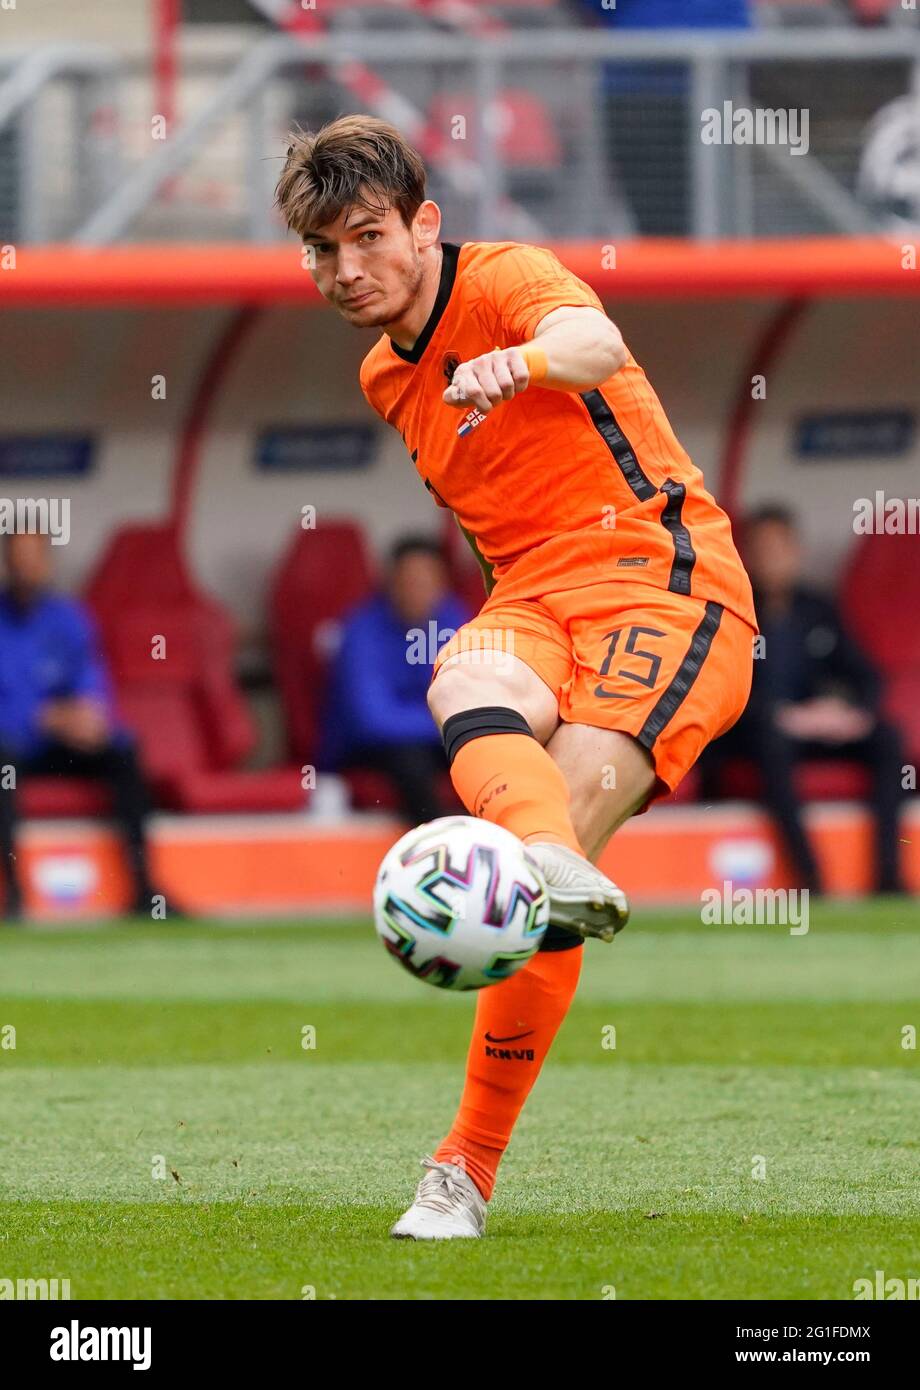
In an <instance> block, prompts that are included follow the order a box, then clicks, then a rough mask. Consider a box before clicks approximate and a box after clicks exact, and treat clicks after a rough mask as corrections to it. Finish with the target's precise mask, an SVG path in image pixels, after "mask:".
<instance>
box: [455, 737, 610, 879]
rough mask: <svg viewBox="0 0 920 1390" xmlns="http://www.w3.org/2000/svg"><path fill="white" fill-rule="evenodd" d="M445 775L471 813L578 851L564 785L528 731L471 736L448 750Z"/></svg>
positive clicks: (524, 837)
mask: <svg viewBox="0 0 920 1390" xmlns="http://www.w3.org/2000/svg"><path fill="white" fill-rule="evenodd" d="M450 777H451V781H452V782H453V784H454V786H455V788H456V790H457V795H458V796H459V798H460V800H461V801H462V802H463V804H464V806H465V807H466V809H467V810H468V811H469V812H470V814H471V815H473V816H481V817H482V818H483V819H484V820H490V821H494V822H495V824H496V825H502V826H504V828H505V829H506V830H510V831H511V832H512V834H514V835H517V837H518V838H519V839H521V840H524V841H525V842H526V841H528V840H551V841H552V842H553V843H554V844H558V845H568V847H569V849H574V850H575V851H576V853H578V854H584V850H583V849H582V847H581V845H580V844H579V843H578V838H577V836H576V834H575V830H574V828H573V826H572V821H571V818H570V816H569V796H570V793H569V785H568V783H567V782H566V780H565V777H564V776H563V774H562V771H561V769H560V768H559V766H558V765H557V764H556V763H554V762H553V760H552V758H551V757H550V755H549V754H548V753H547V751H546V749H545V748H543V747H542V745H541V744H539V743H538V742H537V740H536V739H535V738H534V737H533V735H532V734H524V733H520V734H519V733H508V734H504V733H494V734H484V735H482V736H481V737H479V738H471V739H470V740H469V742H467V743H464V744H463V745H462V746H461V747H460V748H459V749H458V750H457V752H456V753H455V754H454V757H453V760H452V762H451V765H450Z"/></svg>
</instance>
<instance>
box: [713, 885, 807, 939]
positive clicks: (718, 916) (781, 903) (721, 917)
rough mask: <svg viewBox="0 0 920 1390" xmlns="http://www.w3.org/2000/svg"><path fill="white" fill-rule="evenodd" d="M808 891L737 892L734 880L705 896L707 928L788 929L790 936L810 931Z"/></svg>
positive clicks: (805, 889) (739, 890)
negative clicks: (778, 927)
mask: <svg viewBox="0 0 920 1390" xmlns="http://www.w3.org/2000/svg"><path fill="white" fill-rule="evenodd" d="M808 897H809V894H808V889H807V888H801V889H799V888H736V887H735V886H734V884H733V883H732V881H731V879H730V878H729V879H726V880H725V881H724V882H723V883H722V885H721V887H717V888H706V889H705V890H704V891H703V893H702V895H701V902H702V906H701V909H700V921H701V922H702V923H703V925H704V926H707V927H710V926H719V925H721V926H728V925H731V926H739V927H754V926H756V927H763V926H769V927H772V926H776V925H780V926H788V927H789V935H790V936H804V935H805V934H806V933H807V931H808Z"/></svg>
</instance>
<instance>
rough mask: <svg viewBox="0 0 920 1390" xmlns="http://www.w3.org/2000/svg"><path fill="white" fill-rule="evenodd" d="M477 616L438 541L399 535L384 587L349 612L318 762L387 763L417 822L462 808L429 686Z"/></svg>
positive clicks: (323, 766) (326, 765) (334, 766)
mask: <svg viewBox="0 0 920 1390" xmlns="http://www.w3.org/2000/svg"><path fill="white" fill-rule="evenodd" d="M470 616H471V615H470V613H469V612H468V610H467V607H466V605H465V604H464V603H462V602H461V600H460V599H459V598H458V597H457V596H456V595H454V594H452V593H451V592H450V590H449V587H448V572H447V566H446V564H445V561H444V557H443V555H442V553H441V550H440V547H439V546H438V545H437V543H436V542H435V541H433V540H429V539H428V538H427V537H424V536H406V537H404V538H403V539H401V540H399V541H397V542H396V544H395V545H394V546H393V548H392V550H391V552H390V556H389V559H388V564H387V570H386V576H385V582H384V586H383V588H382V589H381V590H380V591H379V592H377V593H375V594H374V595H372V597H371V598H369V599H367V600H366V601H365V602H364V603H362V604H360V605H359V606H358V607H357V608H356V609H355V610H354V611H353V612H352V613H351V614H350V616H349V617H348V618H347V619H346V620H345V623H344V627H343V632H342V639H341V645H340V647H339V650H338V653H337V656H336V659H335V661H334V663H333V668H332V671H331V674H330V681H329V689H328V696H327V700H326V706H325V710H324V718H323V721H322V734H321V739H320V755H319V758H318V761H317V765H318V767H319V769H320V771H344V770H347V769H348V768H354V767H370V768H376V769H378V770H380V771H383V772H386V773H387V774H388V775H389V776H390V777H391V778H392V779H393V781H394V782H395V783H396V785H397V788H398V790H399V794H400V800H401V809H402V811H403V814H404V815H405V816H406V817H407V818H408V819H409V820H410V821H412V822H413V823H414V824H417V823H420V822H422V821H427V820H432V819H434V818H435V817H436V816H441V815H447V814H449V813H451V812H453V811H456V812H457V813H458V814H463V812H462V808H460V807H459V806H458V804H457V802H456V801H455V799H454V798H453V797H452V796H451V797H449V798H448V799H445V798H444V796H443V794H442V791H441V788H440V786H439V783H440V781H441V779H442V774H443V773H444V772H445V771H446V768H447V762H446V759H445V756H444V745H443V741H442V739H441V735H440V733H439V731H438V728H437V725H436V724H435V722H434V720H433V719H432V717H431V712H430V711H429V709H428V702H427V692H428V684H429V681H430V680H431V667H432V663H433V661H434V658H435V656H436V655H437V651H438V648H439V647H441V646H443V645H444V643H445V642H447V641H448V640H449V639H450V637H452V636H453V634H454V632H455V631H456V630H457V628H459V627H461V626H462V625H463V624H464V623H465V622H466V621H467V620H468V619H469V617H470Z"/></svg>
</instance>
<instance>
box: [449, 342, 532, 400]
mask: <svg viewBox="0 0 920 1390" xmlns="http://www.w3.org/2000/svg"><path fill="white" fill-rule="evenodd" d="M529 384H530V368H529V367H528V365H527V359H526V358H525V356H524V354H523V352H522V351H521V349H520V348H517V347H511V348H497V349H496V350H495V352H484V353H483V354H482V356H481V357H473V358H471V359H470V361H469V362H461V363H460V366H459V367H457V368H456V370H455V371H454V375H453V378H452V380H451V384H450V386H448V388H447V390H446V391H445V392H444V397H443V399H444V402H445V404H446V405H455V406H458V407H469V406H471V405H475V406H476V407H477V408H478V409H479V410H481V411H482V413H483V415H488V413H489V411H490V410H491V409H492V407H493V406H494V405H498V403H499V401H510V399H511V397H512V396H516V395H517V394H518V392H519V391H526V390H527V387H528V386H529Z"/></svg>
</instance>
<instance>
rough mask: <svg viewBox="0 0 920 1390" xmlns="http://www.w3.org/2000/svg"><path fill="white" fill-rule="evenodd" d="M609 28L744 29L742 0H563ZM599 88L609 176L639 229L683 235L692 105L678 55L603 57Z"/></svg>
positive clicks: (696, 134) (747, 15) (695, 135)
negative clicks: (627, 59)
mask: <svg viewBox="0 0 920 1390" xmlns="http://www.w3.org/2000/svg"><path fill="white" fill-rule="evenodd" d="M570 4H571V6H572V8H573V9H574V10H575V11H576V13H578V14H579V15H581V16H582V17H585V16H587V15H589V14H590V15H593V16H594V18H595V19H596V20H597V22H598V23H601V24H606V25H609V26H610V27H611V28H612V29H632V30H634V29H747V28H748V27H750V25H751V23H752V18H751V4H750V0H616V6H615V8H610V7H608V6H605V5H604V3H603V0H570ZM601 90H602V93H603V98H604V102H605V110H606V126H607V141H608V152H609V157H610V163H611V168H610V172H611V177H612V178H613V179H614V180H615V181H616V183H617V185H618V186H619V187H620V188H621V189H622V190H623V193H624V194H625V197H626V199H627V201H628V203H629V206H630V209H631V212H632V216H633V220H634V224H635V226H636V229H637V231H638V232H639V234H640V235H642V236H686V235H687V234H688V233H689V232H690V231H691V230H692V229H691V227H690V167H689V166H690V147H689V143H688V142H689V140H691V139H697V140H698V139H699V138H700V125H699V121H700V113H699V112H698V111H697V112H691V111H690V110H689V109H688V98H689V92H690V70H689V68H688V66H687V65H686V64H685V63H675V62H673V61H671V62H647V63H606V64H604V68H603V78H602V89H601Z"/></svg>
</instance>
